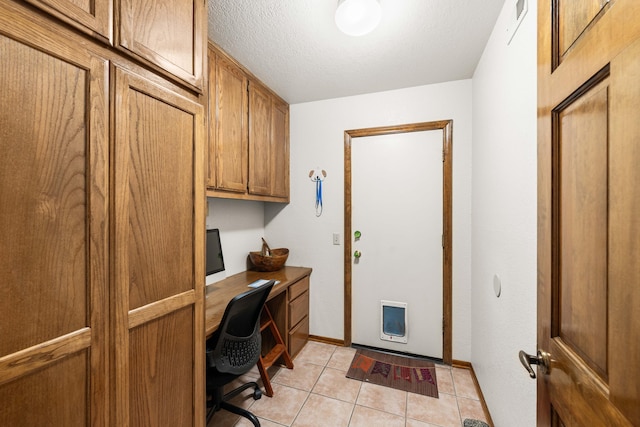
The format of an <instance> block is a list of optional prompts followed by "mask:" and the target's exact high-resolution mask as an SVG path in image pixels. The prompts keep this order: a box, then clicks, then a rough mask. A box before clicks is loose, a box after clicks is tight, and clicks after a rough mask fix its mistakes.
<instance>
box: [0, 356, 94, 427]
mask: <svg viewBox="0 0 640 427" xmlns="http://www.w3.org/2000/svg"><path fill="white" fill-rule="evenodd" d="M88 365H89V355H88V352H87V351H82V352H80V353H77V354H74V355H71V356H69V357H67V358H65V359H64V360H63V361H62V362H60V363H56V364H53V365H50V366H48V367H47V368H45V369H43V370H39V371H36V372H34V373H32V374H30V375H26V376H24V377H21V378H19V379H17V380H16V381H13V382H10V383H9V384H7V385H5V386H3V387H0V401H1V402H3V404H2V405H0V424H1V425H3V426H39V425H51V426H65V427H75V426H78V427H80V426H90V425H91V423H90V421H89V418H88V415H89V408H90V398H89V395H88V394H87V392H86V390H87V387H88V386H89V384H88V376H87V371H88V370H89V366H88ZM62 390H64V392H61V391H62ZM6 402H12V403H14V404H9V405H7V404H6ZM17 403H21V404H17Z"/></svg>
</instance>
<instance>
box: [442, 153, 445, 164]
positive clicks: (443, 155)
mask: <svg viewBox="0 0 640 427" xmlns="http://www.w3.org/2000/svg"><path fill="white" fill-rule="evenodd" d="M444 157H445V154H444V150H442V162H443V163H444Z"/></svg>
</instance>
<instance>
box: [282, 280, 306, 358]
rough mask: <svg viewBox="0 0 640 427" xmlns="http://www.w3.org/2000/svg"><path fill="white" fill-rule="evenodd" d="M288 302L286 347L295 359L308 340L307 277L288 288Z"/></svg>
mask: <svg viewBox="0 0 640 427" xmlns="http://www.w3.org/2000/svg"><path fill="white" fill-rule="evenodd" d="M288 301H289V319H288V320H289V322H288V324H287V331H288V334H287V335H288V338H289V339H288V343H287V345H288V350H289V355H290V356H291V357H295V355H296V354H298V353H299V352H300V350H302V347H304V345H305V344H306V343H307V341H308V340H309V276H306V277H303V278H302V279H300V280H299V281H298V282H296V283H295V284H293V285H291V286H290V287H289V290H288Z"/></svg>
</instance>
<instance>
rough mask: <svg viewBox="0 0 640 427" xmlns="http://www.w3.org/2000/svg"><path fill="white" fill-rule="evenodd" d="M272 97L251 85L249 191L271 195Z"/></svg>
mask: <svg viewBox="0 0 640 427" xmlns="http://www.w3.org/2000/svg"><path fill="white" fill-rule="evenodd" d="M271 168H272V161H271V97H270V96H269V95H268V94H267V93H266V92H264V91H262V90H261V89H260V88H258V87H257V86H256V85H253V84H250V85H249V193H251V194H259V195H263V196H269V195H271Z"/></svg>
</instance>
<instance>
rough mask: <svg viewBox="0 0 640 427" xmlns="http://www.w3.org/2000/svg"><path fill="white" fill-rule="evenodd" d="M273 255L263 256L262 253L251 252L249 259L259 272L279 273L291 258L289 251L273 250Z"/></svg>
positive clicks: (282, 249)
mask: <svg viewBox="0 0 640 427" xmlns="http://www.w3.org/2000/svg"><path fill="white" fill-rule="evenodd" d="M270 253H271V255H263V254H262V252H260V251H256V252H249V259H250V260H251V263H252V264H253V265H254V267H255V269H256V270H257V271H278V270H280V269H281V268H282V267H283V266H284V263H285V262H286V261H287V258H288V257H289V249H286V248H279V249H271V251H270Z"/></svg>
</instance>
